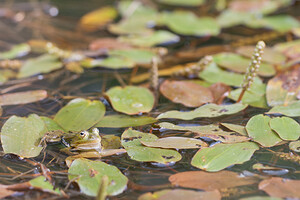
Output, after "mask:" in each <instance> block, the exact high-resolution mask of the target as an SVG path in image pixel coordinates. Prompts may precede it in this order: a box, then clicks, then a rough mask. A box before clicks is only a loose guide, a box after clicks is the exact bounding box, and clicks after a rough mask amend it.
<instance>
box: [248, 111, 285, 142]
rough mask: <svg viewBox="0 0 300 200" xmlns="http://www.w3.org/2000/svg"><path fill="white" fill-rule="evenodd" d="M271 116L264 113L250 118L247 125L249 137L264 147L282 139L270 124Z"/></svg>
mask: <svg viewBox="0 0 300 200" xmlns="http://www.w3.org/2000/svg"><path fill="white" fill-rule="evenodd" d="M270 120H271V118H270V117H268V116H264V115H262V114H260V115H255V116H253V117H251V118H250V120H249V121H248V123H247V125H246V130H247V132H248V135H249V137H251V138H253V140H254V141H255V142H258V143H259V144H261V145H262V146H264V147H272V146H274V145H276V144H277V143H279V142H281V141H282V140H281V139H280V137H278V135H277V134H276V133H275V132H274V131H272V129H271V128H270V126H269V123H270Z"/></svg>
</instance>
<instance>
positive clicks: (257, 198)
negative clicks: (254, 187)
mask: <svg viewBox="0 0 300 200" xmlns="http://www.w3.org/2000/svg"><path fill="white" fill-rule="evenodd" d="M240 200H283V199H282V198H277V197H266V196H255V197H245V198H241V199H240Z"/></svg>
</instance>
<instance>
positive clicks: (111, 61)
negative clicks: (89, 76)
mask: <svg viewBox="0 0 300 200" xmlns="http://www.w3.org/2000/svg"><path fill="white" fill-rule="evenodd" d="M81 64H82V66H83V67H86V68H93V67H105V68H110V69H122V68H133V67H134V66H135V64H136V63H135V62H134V61H133V60H130V59H128V58H125V57H120V56H109V57H107V58H104V59H85V60H83V61H82V62H81Z"/></svg>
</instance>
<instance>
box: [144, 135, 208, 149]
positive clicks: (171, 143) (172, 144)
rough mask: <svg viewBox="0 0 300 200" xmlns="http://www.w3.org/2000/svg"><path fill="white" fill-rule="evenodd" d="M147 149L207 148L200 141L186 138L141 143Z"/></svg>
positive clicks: (161, 139)
mask: <svg viewBox="0 0 300 200" xmlns="http://www.w3.org/2000/svg"><path fill="white" fill-rule="evenodd" d="M141 143H142V144H143V145H145V146H147V147H159V148H163V149H197V148H201V147H207V144H206V143H205V142H203V141H202V140H197V139H194V138H186V137H165V138H160V139H157V140H155V141H141Z"/></svg>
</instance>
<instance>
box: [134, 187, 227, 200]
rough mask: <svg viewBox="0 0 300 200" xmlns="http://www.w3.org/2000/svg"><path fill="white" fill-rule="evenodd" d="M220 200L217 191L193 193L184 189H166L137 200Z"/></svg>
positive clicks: (142, 196)
mask: <svg viewBox="0 0 300 200" xmlns="http://www.w3.org/2000/svg"><path fill="white" fill-rule="evenodd" d="M182 199H189V200H196V199H201V200H212V199H213V200H220V199H221V194H220V192H219V191H218V190H215V191H207V192H203V191H193V190H184V189H173V190H170V189H166V190H160V191H157V192H153V193H151V192H148V193H145V194H143V195H141V196H139V198H138V200H182Z"/></svg>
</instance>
